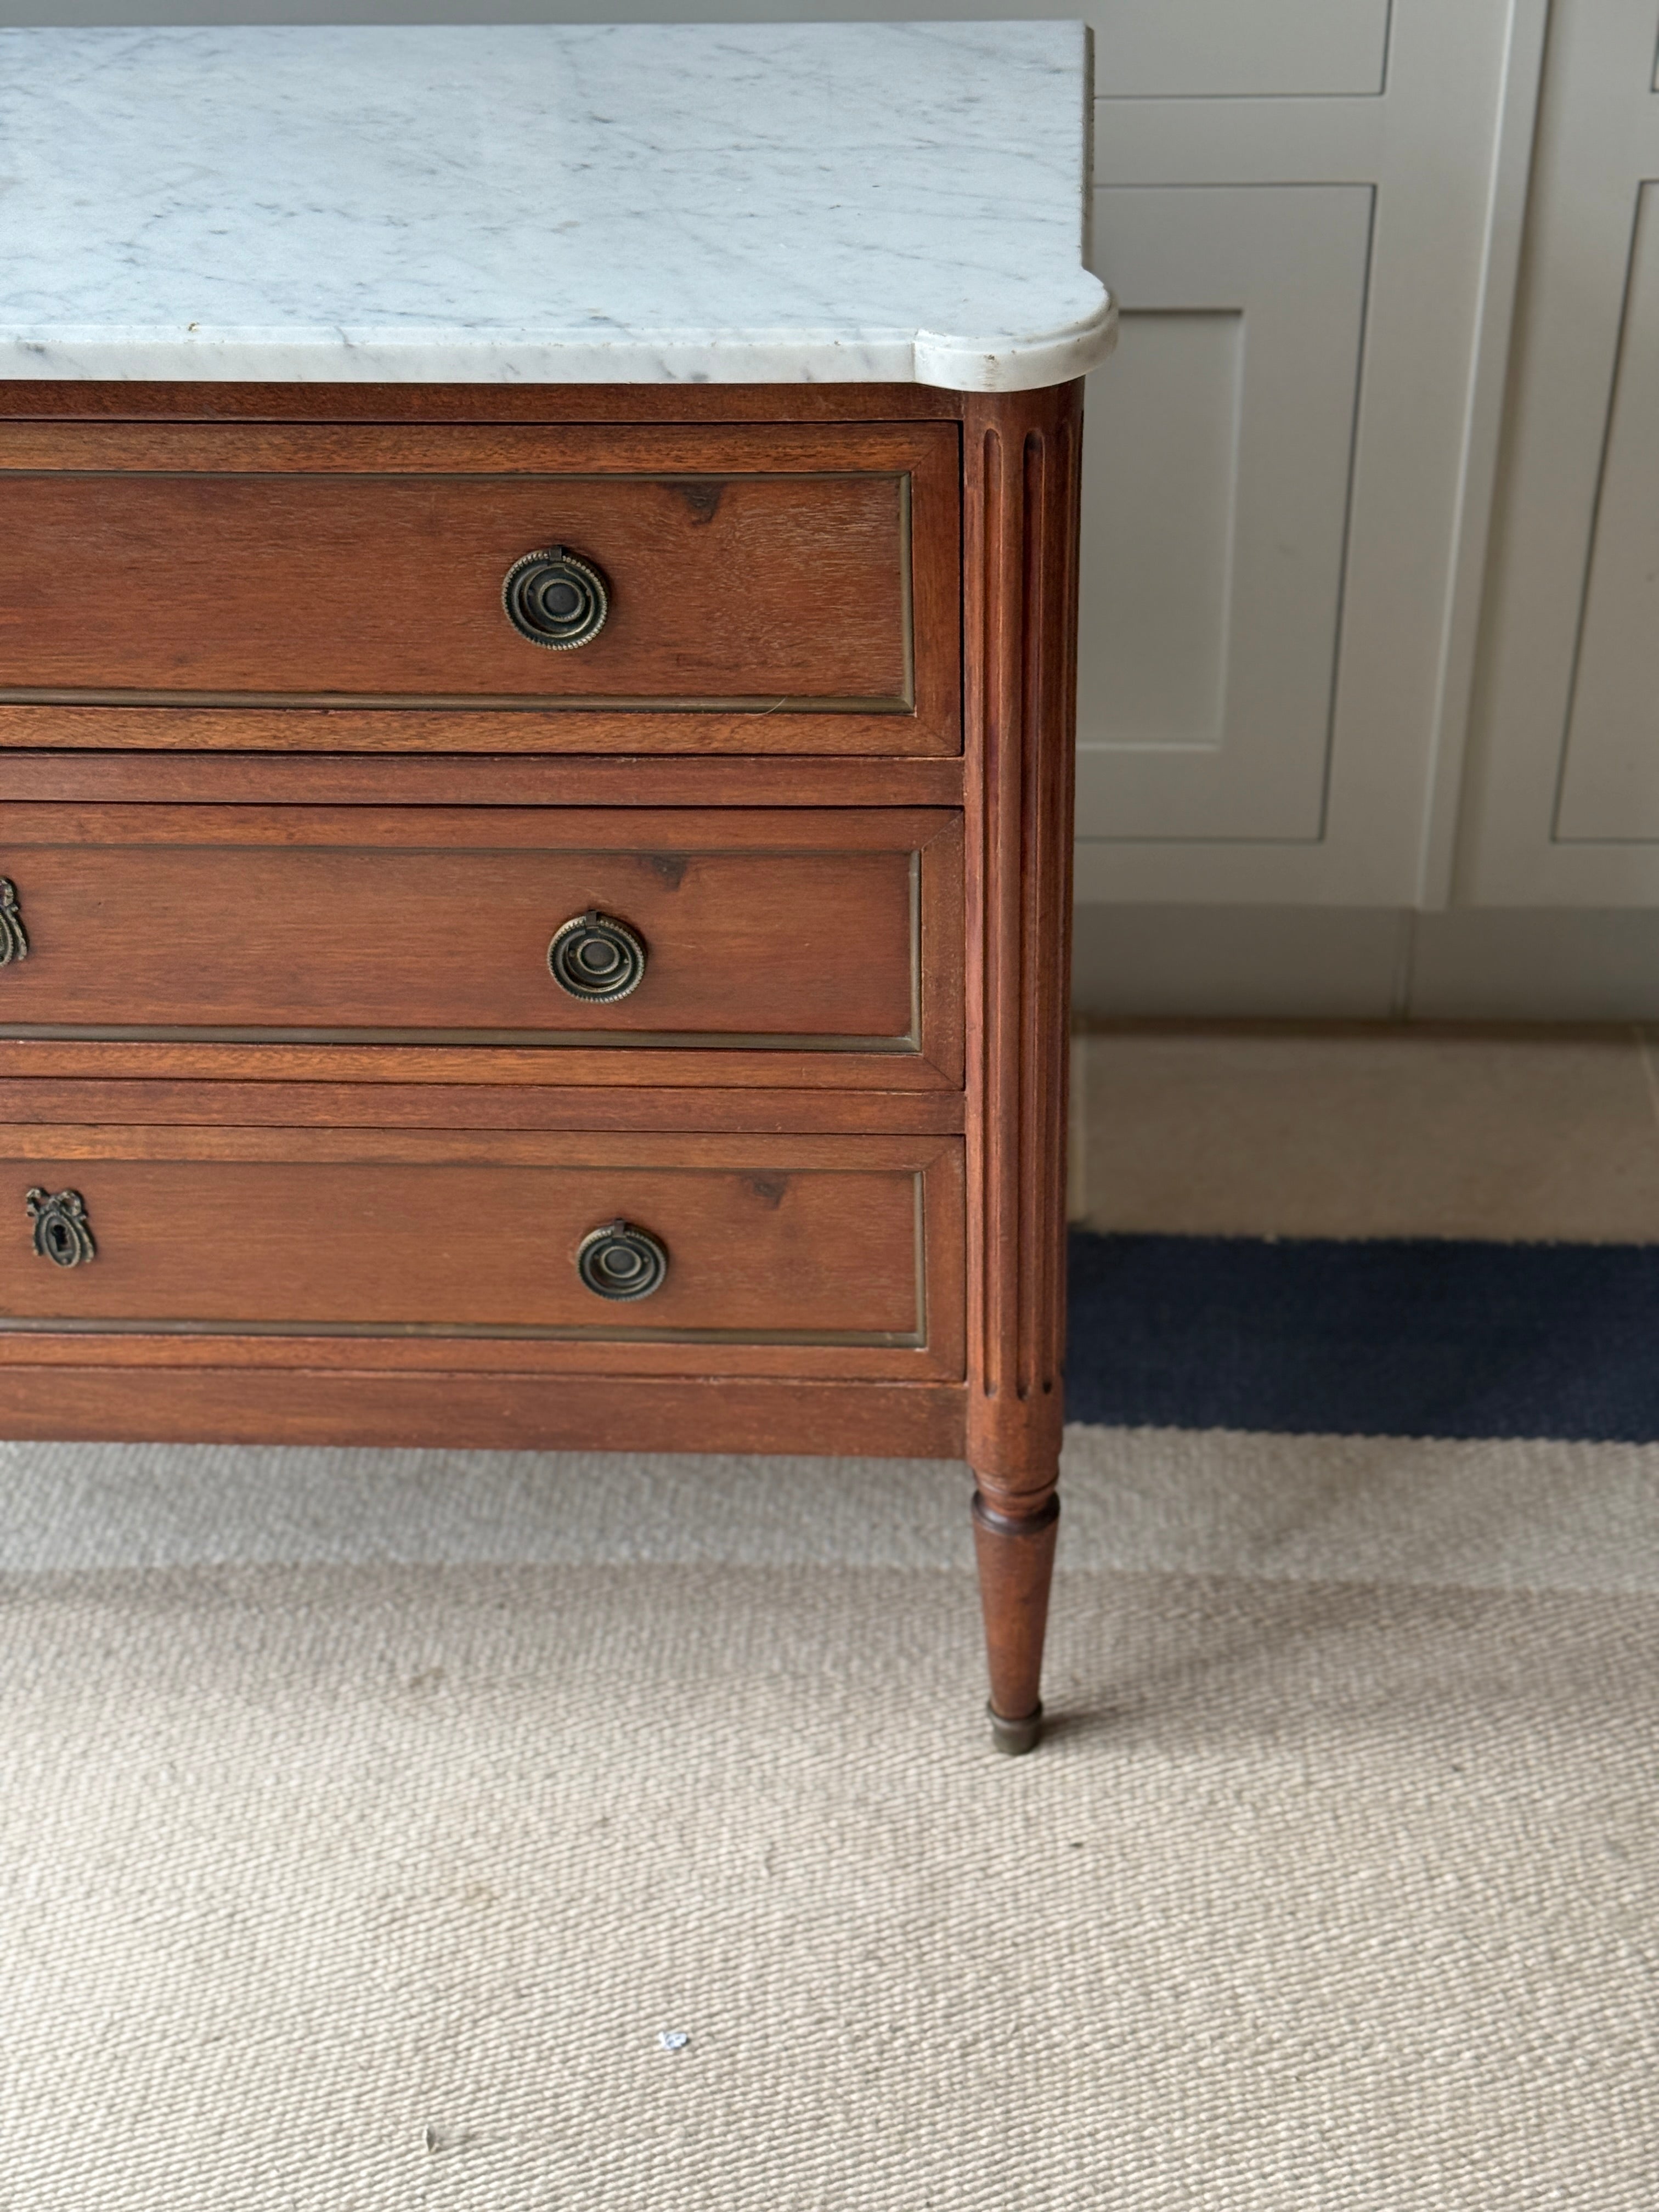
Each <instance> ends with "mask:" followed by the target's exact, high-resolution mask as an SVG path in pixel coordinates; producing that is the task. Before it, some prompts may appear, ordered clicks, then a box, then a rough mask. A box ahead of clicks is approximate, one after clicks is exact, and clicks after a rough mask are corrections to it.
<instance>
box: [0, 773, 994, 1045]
mask: <svg viewBox="0 0 1659 2212" xmlns="http://www.w3.org/2000/svg"><path fill="white" fill-rule="evenodd" d="M941 871H942V872H943V875H944V878H945V881H944V882H943V883H940V884H936V883H934V882H933V881H932V880H929V878H931V877H932V875H933V873H934V872H941ZM0 873H3V874H4V875H5V876H6V877H8V878H9V879H10V880H11V881H12V882H13V883H14V884H15V886H16V889H17V896H18V900H19V903H20V910H21V915H22V918H23V921H24V925H25V927H27V931H28V934H29V940H30V945H31V951H30V957H28V959H27V961H25V962H18V963H14V964H13V965H12V966H10V967H9V968H8V969H5V970H4V971H3V974H0V1020H3V1021H4V1023H5V1024H6V1027H7V1029H8V1030H9V1031H10V1033H11V1034H12V1035H14V1036H17V1035H27V1034H29V1033H30V1030H31V1029H32V1028H33V1027H38V1026H40V1025H46V1027H48V1028H49V1029H50V1030H52V1032H53V1033H54V1034H64V1033H68V1032H86V1033H91V1034H94V1035H102V1036H124V1035H127V1034H131V1033H134V1032H137V1031H142V1030H185V1031H190V1030H212V1031H214V1032H215V1033H216V1034H219V1033H224V1032H229V1033H231V1036H232V1037H233V1038H234V1037H235V1036H238V1035H240V1036H241V1037H253V1036H260V1035H261V1034H264V1033H269V1032H272V1031H289V1032H300V1033H301V1035H300V1036H299V1037H298V1038H297V1039H296V1041H299V1042H304V1041H307V1038H306V1035H305V1033H307V1032H311V1033H316V1032H321V1033H323V1036H325V1037H326V1038H330V1039H334V1040H337V1041H340V1042H350V1041H352V1038H353V1033H354V1032H368V1033H370V1034H371V1035H372V1034H374V1033H380V1039H381V1041H383V1042H407V1043H420V1042H427V1041H428V1038H429V1039H430V1041H431V1042H450V1043H465V1042H478V1043H507V1042H516V1043H520V1044H526V1045H532V1044H535V1043H537V1042H544V1043H546V1044H547V1045H548V1046H550V1047H554V1046H557V1045H559V1044H561V1043H562V1042H572V1041H587V1042H607V1041H616V1042H638V1043H641V1044H644V1043H648V1042H653V1041H659V1040H660V1041H662V1042H664V1043H665V1046H666V1048H674V1047H675V1046H687V1045H691V1046H695V1045H697V1044H702V1045H705V1046H707V1045H709V1044H719V1043H726V1042H731V1043H734V1044H740V1043H744V1042H749V1043H750V1044H751V1045H753V1046H755V1047H756V1048H764V1047H765V1045H766V1043H767V1041H768V1040H769V1039H775V1040H776V1041H777V1042H780V1043H783V1042H791V1041H793V1042H797V1043H804V1042H809V1041H813V1042H817V1041H821V1042H822V1044H823V1047H824V1048H831V1049H833V1048H845V1049H852V1048H860V1047H861V1048H863V1049H865V1050H866V1051H872V1052H873V1051H879V1050H887V1051H890V1052H893V1053H905V1054H916V1053H920V1052H923V1051H926V1052H927V1056H928V1057H929V1059H930V1060H933V1064H934V1065H935V1066H939V1068H940V1069H941V1070H942V1072H944V1073H946V1074H948V1075H949V1076H950V1077H951V1079H959V1075H960V1069H961V1058H962V1020H961V1007H960V1000H959V994H958V993H957V991H956V990H955V989H954V988H951V985H952V984H953V983H954V981H955V964H956V963H955V962H954V961H953V960H952V959H951V958H950V957H948V955H945V953H944V948H945V947H946V946H948V945H951V943H952V942H953V941H954V940H955V939H957V938H959V936H960V932H961V918H960V917H961V825H960V819H959V817H957V816H955V815H952V814H945V813H915V812H910V813H898V812H893V811H875V810H866V811H838V810H836V811H832V810H829V809H820V810H817V811H794V812H786V813H777V812H769V811H761V810H757V809H741V810H730V811H721V812H699V811H690V810H673V811H661V810H657V811H644V810H640V809H625V810H618V811H603V812H600V811H592V810H585V809H579V808H544V809H538V810H535V811H525V810H519V809H509V808H504V807H496V808H477V809H471V810H468V811H459V810H456V809H448V808H437V807H424V808H404V809H397V810H392V809H386V808H377V809H368V808H362V807H358V808H328V807H280V808H279V807H258V806H240V807H210V806H190V807H167V806H155V805H151V806H132V805H127V806H37V805H3V804H0ZM593 910H597V911H599V912H601V913H604V914H606V915H615V916H617V917H618V918H619V919H620V920H622V921H624V922H626V923H628V924H629V926H630V927H632V928H633V929H634V930H635V932H636V933H638V934H639V935H640V936H641V939H642V940H643V942H644V943H645V945H646V946H647V964H646V971H645V975H644V979H643V981H641V984H640V986H639V987H638V988H637V989H636V990H635V991H634V992H633V993H632V994H631V995H630V996H629V997H628V998H626V999H624V1000H620V1001H618V1002H617V1003H616V1004H615V1005H609V1006H607V1005H594V1004H591V1003H587V1002H584V1001H582V1000H576V999H573V998H571V997H569V996H568V994H566V993H565V992H563V991H562V990H561V989H560V988H559V987H558V986H557V985H556V983H555V981H554V980H553V978H552V976H551V975H550V973H549V969H548V946H549V942H550V939H551V937H552V934H553V933H554V931H555V930H556V929H557V928H558V927H560V926H561V925H562V923H564V922H565V921H568V920H570V919H571V918H573V917H574V916H577V915H581V914H584V913H586V912H589V911H593ZM924 915H930V916H931V917H932V927H930V928H929V930H928V933H927V948H926V950H925V949H924V945H923V942H922V925H923V920H924ZM927 952H933V955H934V962H935V965H937V964H938V963H939V958H940V957H943V964H944V968H945V989H944V990H941V989H940V988H939V984H938V982H937V981H935V979H934V977H933V975H930V973H929V972H928V968H927ZM310 1041H313V1042H314V1041H318V1039H317V1038H316V1036H315V1035H314V1034H313V1036H312V1038H311V1040H310Z"/></svg>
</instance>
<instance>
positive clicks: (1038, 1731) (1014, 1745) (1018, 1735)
mask: <svg viewBox="0 0 1659 2212" xmlns="http://www.w3.org/2000/svg"><path fill="white" fill-rule="evenodd" d="M985 1710H986V1711H987V1713H989V1714H990V1716H991V1741H992V1743H993V1744H994V1747H996V1749H997V1750H998V1751H1006V1752H1007V1753H1009V1754H1010V1755H1011V1756H1012V1757H1015V1758H1018V1755H1019V1754H1020V1753H1022V1752H1026V1751H1035V1750H1036V1747H1037V1745H1038V1743H1039V1742H1040V1741H1041V1740H1042V1706H1041V1705H1039V1706H1038V1707H1037V1709H1036V1711H1035V1712H1034V1713H1028V1714H1027V1715H1026V1716H1025V1718H1024V1720H1023V1721H1006V1720H1004V1718H1003V1717H1002V1715H1001V1714H1000V1712H997V1711H995V1710H994V1708H993V1707H992V1706H990V1705H987V1707H986V1708H985Z"/></svg>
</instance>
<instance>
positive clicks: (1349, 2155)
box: [0, 1431, 1659, 2212]
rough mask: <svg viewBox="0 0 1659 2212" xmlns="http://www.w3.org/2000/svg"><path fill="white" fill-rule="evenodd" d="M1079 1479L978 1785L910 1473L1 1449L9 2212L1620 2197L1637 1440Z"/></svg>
mask: <svg viewBox="0 0 1659 2212" xmlns="http://www.w3.org/2000/svg"><path fill="white" fill-rule="evenodd" d="M1069 1472H1070V1475H1071V1496H1072V1501H1073V1506H1072V1511H1071V1514H1070V1516H1069V1525H1068V1528H1067V1530H1066V1539H1067V1553H1066V1557H1067V1558H1068V1559H1069V1560H1070V1561H1071V1567H1070V1569H1069V1571H1067V1572H1066V1574H1065V1575H1064V1577H1062V1582H1061V1586H1060V1591H1059V1596H1058V1607H1057V1613H1056V1620H1055V1627H1054V1640H1053V1662H1054V1663H1053V1667H1052V1669H1051V1678H1050V1680H1051V1703H1052V1705H1053V1706H1054V1709H1055V1710H1056V1711H1057V1713H1058V1715H1059V1723H1058V1725H1057V1727H1056V1729H1055V1731H1054V1736H1053V1738H1052V1740H1051V1741H1050V1742H1049V1743H1048V1745H1047V1746H1046V1747H1044V1749H1043V1750H1042V1753H1039V1754H1038V1755H1037V1756H1036V1758H1034V1759H1027V1760H1006V1759H996V1758H995V1757H994V1755H993V1754H991V1753H990V1752H989V1751H988V1750H987V1748H986V1747H985V1745H984V1742H983V1740H982V1737H981V1729H980V1726H979V1724H978V1723H977V1720H976V1710H977V1706H978V1705H979V1701H980V1699H981V1694H982V1692H981V1681H980V1673H979V1654H978V1649H977V1625H976V1622H975V1617H974V1599H973V1593H972V1586H971V1583H970V1581H969V1577H968V1576H967V1574H966V1572H965V1571H964V1568H963V1565H962V1564H960V1562H961V1561H962V1560H963V1556H964V1554H963V1534H962V1510H961V1509H962V1502H963V1484H962V1476H961V1473H960V1471H959V1470H952V1469H947V1468H928V1467H916V1466H908V1467H900V1468H894V1469H884V1468H874V1467H870V1466H853V1467H842V1468H836V1467H834V1466H832V1465H830V1464H829V1463H827V1462H817V1463H814V1462H707V1463H702V1462H691V1461H684V1460H680V1461H669V1460H661V1461H623V1462H573V1461H559V1460H556V1459H533V1458H531V1457H528V1456H516V1455H500V1456H494V1457H492V1456H489V1455H472V1456H469V1457H466V1458H459V1457H453V1458H446V1457H444V1456H443V1455H434V1454H407V1455H404V1454H392V1453H380V1454H370V1453H356V1454H346V1453H340V1454H324V1453H315V1454H307V1455H283V1454H279V1453H258V1452H234V1453H224V1452H208V1451H199V1452H156V1451H144V1450H138V1449H121V1450H111V1451H98V1450H88V1449H73V1450H71V1449H64V1448H58V1447H40V1446H28V1447H8V1448H5V1449H4V1450H3V1451H0V1480H3V1481H4V1483H5V1485H6V1495H7V1500H8V1515H7V1526H6V1528H5V1529H4V1530H3V1532H0V1565H3V1567H4V1570H5V1571H4V1575H3V1580H0V1598H3V1604H0V1662H3V1680H4V1685H5V1704H4V1715H5V1717H4V1722H3V1727H0V1931H3V1934H0V2208H3V2212H173V2208H183V2207H190V2208H192V2209H194V2208H200V2212H243V2208H248V2212H265V2208H270V2212H394V2208H396V2212H404V2208H407V2207H410V2206H431V2207H442V2206H450V2205H453V2206H457V2207H469V2208H471V2207H477V2208H488V2212H563V2208H573V2212H574V2208H577V2207H580V2208H582V2209H583V2212H588V2208H596V2212H635V2208H638V2212H646V2208H649V2212H702V2208H710V2212H714V2208H720V2212H723V2208H726V2207H732V2208H744V2212H746V2208H749V2207H755V2208H762V2207H764V2208H769V2209H770V2208H774V2207H777V2208H785V2212H817V2208H823V2212H830V2208H834V2212H842V2208H849V2212H866V2208H868V2212H935V2209H936V2212H968V2208H973V2212H981V2208H983V2212H1001V2208H1019V2209H1020V2212H1024V2208H1027V2207H1030V2208H1032V2212H1038V2208H1042V2212H1047V2208H1049V2207H1054V2208H1066V2209H1067V2212H1069V2208H1073V2207H1077V2208H1084V2207H1096V2206H1099V2207H1105V2208H1114V2212H1115V2208H1119V2207H1121V2208H1125V2212H1129V2208H1133V2212H1164V2208H1170V2212H1175V2208H1182V2212H1186V2208H1203V2212H1211V2208H1214V2209H1215V2212H1234V2209H1235V2208H1237V2212H1269V2208H1271V2212H1325V2208H1338V2207H1341V2208H1346V2207H1350V2206H1352V2207H1354V2208H1362V2207H1363V2208H1364V2212H1395V2208H1409V2212H1418V2208H1425V2212H1438V2208H1442V2207H1446V2208H1455V2212H1466V2208H1467V2212H1477V2208H1478V2212H1499V2209H1500V2208H1501V2212H1509V2208H1511V2207H1519V2208H1527V2212H1530V2208H1533V2207H1538V2208H1543V2207H1554V2206H1573V2207H1595V2208H1598V2209H1599V2208H1614V2207H1617V2208H1620V2212H1623V2208H1626V2207H1628V2208H1631V2212H1636V2208H1638V2207H1639V2208H1642V2212H1649V2208H1650V2207H1651V2206H1652V2205H1653V2203H1654V2202H1655V2200H1656V2195H1659V2186H1656V2175H1659V2112H1656V2106H1655V2092H1654V2087H1653V2083H1654V2081H1655V2078H1656V2075H1659V1840H1656V1839H1659V1776H1656V1761H1655V1750H1656V1747H1655V1741H1654V1721H1655V1716H1656V1710H1659V1695H1656V1691H1659V1513H1655V1512H1654V1510H1653V1505H1654V1502H1655V1499H1656V1494H1659V1450H1656V1449H1640V1450H1628V1449H1620V1448H1618V1447H1593V1446H1539V1445H1530V1446H1490V1445H1430V1446H1424V1445H1411V1444H1390V1443H1354V1442H1352V1441H1348V1440H1331V1439H1318V1438H1313V1439H1283V1438H1259V1437H1258V1438H1249V1437H1190V1436H1168V1435H1158V1434H1157V1433H1155V1432H1146V1433H1143V1434H1140V1435H1138V1436H1134V1437H1106V1436H1104V1435H1103V1434H1101V1433H1099V1432H1086V1431H1085V1432H1079V1433H1078V1434H1077V1435H1076V1436H1075V1437H1074V1439H1073V1453H1072V1466H1071V1468H1070V1470H1069ZM596 1477H597V1478H599V1479H597V1480H595V1479H594V1478H596ZM699 1508H700V1509H701V1510H698V1509H699ZM665 2029H669V2030H676V2031H678V2032H680V2033H684V2034H686V2035H687V2036H689V2039H690V2040H689V2041H688V2042H687V2043H686V2044H685V2045H684V2047H682V2048H679V2049H674V2050H669V2049H665V2048H664V2047H663V2046H662V2045H661V2043H660V2042H659V2033H660V2032H661V2031H663V2030H665Z"/></svg>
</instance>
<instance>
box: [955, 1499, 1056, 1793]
mask: <svg viewBox="0 0 1659 2212" xmlns="http://www.w3.org/2000/svg"><path fill="white" fill-rule="evenodd" d="M1006 1504H1008V1505H1009V1506H1012V1507H1018V1510H1015V1511H1005V1510H1002V1507H1001V1505H1000V1504H992V1502H991V1500H990V1499H989V1498H987V1497H986V1495H985V1493H984V1492H983V1491H982V1490H976V1491H975V1492H974V1549H975V1553H977V1554H978V1558H979V1595H980V1603H981V1606H982V1607H984V1610H985V1652H986V1657H987V1661H988V1662H989V1665H990V1673H991V1702H990V1706H989V1711H990V1716H991V1741H993V1742H994V1744H995V1746H996V1747H997V1749H998V1750H999V1751H1008V1752H1022V1751H1035V1750H1036V1745H1037V1739H1038V1738H1039V1736H1041V1735H1042V1696H1041V1694H1040V1686H1041V1682H1042V1638H1043V1633H1044V1631H1045V1630H1046V1629H1047V1627H1048V1583H1049V1580H1050V1578H1051V1577H1052V1576H1053V1574H1054V1538H1055V1536H1056V1534H1058V1533H1059V1528H1060V1500H1059V1498H1056V1497H1055V1496H1054V1492H1052V1491H1051V1492H1049V1493H1048V1497H1047V1498H1045V1499H1044V1500H1042V1502H1041V1503H1040V1504H1036V1506H1035V1510H1032V1501H1031V1500H1030V1499H1029V1498H1019V1499H1013V1498H1010V1499H1008V1500H1007V1501H1006Z"/></svg>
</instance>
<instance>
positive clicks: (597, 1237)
mask: <svg viewBox="0 0 1659 2212" xmlns="http://www.w3.org/2000/svg"><path fill="white" fill-rule="evenodd" d="M576 1273H578V1274H579V1275H580V1277H581V1279H582V1280H583V1282H584V1283H585V1284H586V1285H587V1287H588V1289H589V1290H590V1291H593V1292H594V1293H595V1294H596V1295H597V1296H598V1297H602V1298H648V1297H650V1295H651V1293H652V1291H654V1290H659V1289H660V1287H661V1285H662V1281H663V1278H664V1277H665V1275H666V1274H667V1273H668V1253H667V1249H666V1248H665V1246H664V1245H663V1244H662V1243H660V1242H659V1240H658V1239H657V1238H656V1237H653V1235H652V1234H651V1231H649V1230H648V1229H636V1228H635V1225H634V1224H633V1223H632V1222H631V1221H607V1222H606V1223H605V1226H604V1227H603V1228H602V1229H590V1230H589V1231H588V1232H587V1234H586V1237H583V1239H582V1241H581V1243H580V1244H579V1245H578V1246H577V1247H576Z"/></svg>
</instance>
